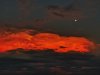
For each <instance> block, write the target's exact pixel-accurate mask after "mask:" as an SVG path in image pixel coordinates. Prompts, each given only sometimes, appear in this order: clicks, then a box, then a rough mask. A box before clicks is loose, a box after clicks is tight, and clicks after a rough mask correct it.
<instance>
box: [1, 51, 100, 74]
mask: <svg viewBox="0 0 100 75" xmlns="http://www.w3.org/2000/svg"><path fill="white" fill-rule="evenodd" d="M82 57H83V55H82V56H81V55H78V56H76V55H75V54H71V55H70V54H67V55H64V54H63V55H62V54H54V53H50V52H49V53H48V52H47V53H33V54H26V53H19V54H11V53H10V54H9V53H7V54H1V55H0V75H100V60H99V59H96V58H95V57H93V58H90V57H89V58H85V57H88V56H86V55H84V57H83V58H82Z"/></svg>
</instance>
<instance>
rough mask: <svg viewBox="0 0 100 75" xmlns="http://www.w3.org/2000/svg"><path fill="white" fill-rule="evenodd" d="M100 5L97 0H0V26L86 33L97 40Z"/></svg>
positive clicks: (99, 26)
mask: <svg viewBox="0 0 100 75" xmlns="http://www.w3.org/2000/svg"><path fill="white" fill-rule="evenodd" d="M99 8H100V1H99V0H0V22H1V25H0V26H1V27H2V26H4V25H5V24H8V27H9V28H10V27H15V28H16V27H18V28H20V25H21V28H22V29H24V28H30V29H31V27H33V29H34V28H35V29H36V30H40V31H45V32H52V33H58V34H61V35H67V36H70V35H71V36H85V37H89V38H91V39H93V40H94V41H96V42H98V43H100V40H99V38H100V34H99V32H100V25H99V24H100V14H99V13H100V10H99ZM75 20H76V21H75Z"/></svg>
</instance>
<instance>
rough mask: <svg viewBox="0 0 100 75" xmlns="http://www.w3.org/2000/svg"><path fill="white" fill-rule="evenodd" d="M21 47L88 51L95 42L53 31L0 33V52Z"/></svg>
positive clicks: (60, 50)
mask: <svg viewBox="0 0 100 75" xmlns="http://www.w3.org/2000/svg"><path fill="white" fill-rule="evenodd" d="M17 48H22V49H25V50H47V49H52V50H54V51H55V52H59V53H63V52H68V51H72V50H73V51H79V52H89V51H90V50H92V49H94V48H95V44H94V43H93V42H92V41H90V40H88V39H86V38H84V37H72V36H70V37H66V36H60V35H57V34H53V33H38V34H35V35H30V34H29V33H27V32H17V33H10V34H5V35H0V52H6V51H9V50H13V49H17Z"/></svg>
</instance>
